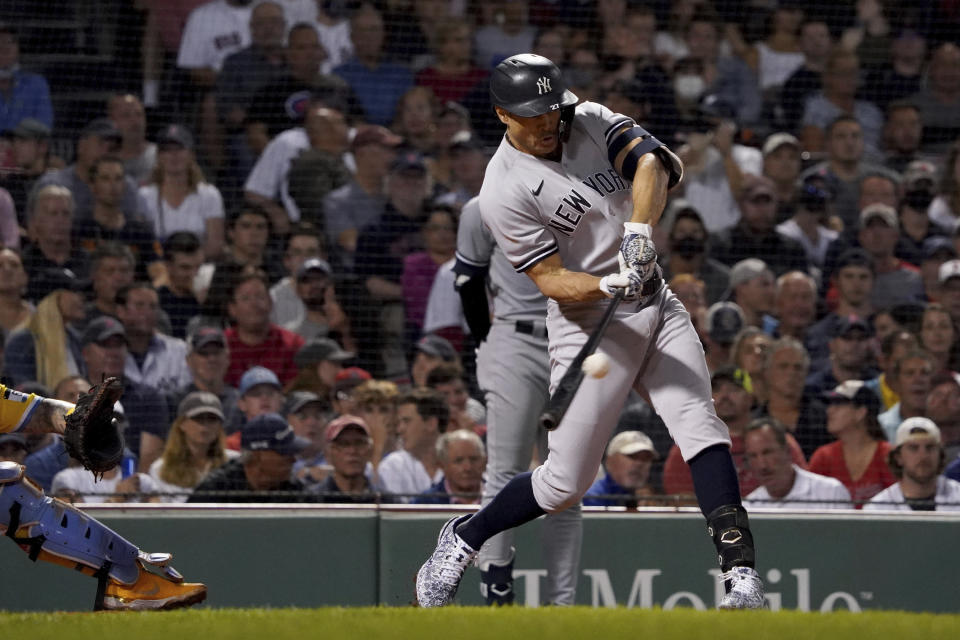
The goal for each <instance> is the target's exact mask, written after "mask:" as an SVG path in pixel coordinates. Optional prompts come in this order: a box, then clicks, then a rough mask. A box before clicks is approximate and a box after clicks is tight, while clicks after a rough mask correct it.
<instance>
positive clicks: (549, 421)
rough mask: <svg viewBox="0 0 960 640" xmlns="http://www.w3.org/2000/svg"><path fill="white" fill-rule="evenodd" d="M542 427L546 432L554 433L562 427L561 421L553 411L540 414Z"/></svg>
mask: <svg viewBox="0 0 960 640" xmlns="http://www.w3.org/2000/svg"><path fill="white" fill-rule="evenodd" d="M540 426H541V427H543V429H544V430H545V431H553V430H554V429H556V428H557V427H559V426H560V420H558V419H557V416H556V414H554V413H553V412H552V411H544V412H543V413H542V414H540Z"/></svg>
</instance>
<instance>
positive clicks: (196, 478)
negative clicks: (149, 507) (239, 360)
mask: <svg viewBox="0 0 960 640" xmlns="http://www.w3.org/2000/svg"><path fill="white" fill-rule="evenodd" d="M235 455H237V454H236V453H235V452H230V451H228V450H227V448H226V443H225V436H224V433H223V406H222V405H221V404H220V399H219V398H217V396H215V395H214V394H212V393H210V392H208V391H194V392H192V393H189V394H187V396H186V397H185V398H184V399H183V400H182V401H181V402H180V407H179V408H178V410H177V419H176V420H174V421H173V424H172V425H171V426H170V434H169V435H168V436H167V444H166V446H165V447H164V449H163V454H162V455H161V456H160V458H158V459H157V460H156V461H154V463H153V464H152V465H150V476H151V477H152V478H153V479H154V481H155V483H156V485H157V492H158V493H159V494H163V495H162V501H163V502H186V501H187V498H188V497H189V494H190V492H191V491H193V489H194V488H195V487H196V486H197V485H198V484H200V482H201V481H202V480H203V479H204V478H206V477H207V474H208V473H210V472H211V471H213V470H214V469H217V468H219V467H221V466H223V465H224V464H226V462H227V461H228V460H229V458H230V457H232V456H235Z"/></svg>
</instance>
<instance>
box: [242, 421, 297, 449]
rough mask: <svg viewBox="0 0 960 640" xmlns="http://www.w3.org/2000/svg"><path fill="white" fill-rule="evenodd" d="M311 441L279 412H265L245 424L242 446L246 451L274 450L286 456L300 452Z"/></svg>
mask: <svg viewBox="0 0 960 640" xmlns="http://www.w3.org/2000/svg"><path fill="white" fill-rule="evenodd" d="M308 446H310V441H309V440H307V439H306V438H301V437H300V436H298V435H297V434H295V433H294V432H293V428H292V427H291V426H290V425H289V424H288V423H287V421H286V420H284V419H283V416H281V415H280V414H279V413H263V414H260V415H259V416H256V417H255V418H251V420H250V421H249V422H247V423H246V424H245V425H243V431H242V435H241V436H240V448H241V449H243V450H244V451H273V452H275V453H279V454H280V455H284V456H292V455H296V454H298V453H300V452H301V451H303V450H304V449H306V448H307V447H308Z"/></svg>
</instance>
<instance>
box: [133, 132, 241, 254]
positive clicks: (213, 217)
mask: <svg viewBox="0 0 960 640" xmlns="http://www.w3.org/2000/svg"><path fill="white" fill-rule="evenodd" d="M140 199H141V206H142V207H143V210H144V214H145V215H146V218H147V221H148V222H150V223H151V224H152V225H153V229H154V232H155V233H156V235H157V240H159V241H160V242H163V241H164V240H166V239H167V237H168V236H169V235H170V234H172V233H174V232H176V231H190V232H191V233H195V234H196V235H197V237H199V238H200V239H201V241H202V243H203V253H204V255H205V256H206V258H207V260H212V259H214V258H216V257H217V256H219V255H220V254H221V253H222V251H223V245H224V224H223V220H224V212H223V197H222V196H221V195H220V190H219V189H217V188H216V187H215V186H214V185H212V184H210V183H208V182H207V181H206V179H205V178H204V176H203V171H202V170H201V169H200V165H199V164H197V159H196V156H195V155H194V152H193V136H192V135H190V132H189V131H187V130H186V128H184V127H182V126H180V125H176V124H172V125H169V126H167V127H165V128H164V129H163V130H162V131H161V132H160V133H159V134H158V135H157V164H156V166H155V167H154V170H153V174H152V175H151V176H150V182H149V183H148V184H146V185H144V186H142V187H140Z"/></svg>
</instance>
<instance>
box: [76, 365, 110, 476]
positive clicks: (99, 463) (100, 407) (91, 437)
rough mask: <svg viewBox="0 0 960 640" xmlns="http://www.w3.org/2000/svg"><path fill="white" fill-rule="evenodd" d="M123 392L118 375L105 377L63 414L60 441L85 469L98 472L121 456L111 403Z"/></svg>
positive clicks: (106, 469) (105, 469) (102, 471)
mask: <svg viewBox="0 0 960 640" xmlns="http://www.w3.org/2000/svg"><path fill="white" fill-rule="evenodd" d="M122 394H123V383H122V382H120V379H119V378H106V379H105V380H104V381H103V382H101V383H100V384H96V385H94V386H93V387H91V388H90V391H88V392H87V393H85V394H83V395H81V396H80V398H79V399H77V405H76V407H74V409H73V411H72V412H71V413H70V414H68V415H67V417H66V423H67V427H66V429H65V430H64V432H63V444H64V445H65V446H66V448H67V453H68V454H70V456H72V457H73V458H76V459H77V460H79V461H80V463H81V464H82V465H83V467H84V468H85V469H89V470H90V471H93V472H94V473H99V474H102V473H104V472H105V471H109V470H110V469H113V468H114V467H115V466H117V465H118V464H120V460H122V459H123V435H122V434H121V433H120V426H119V425H118V424H117V421H116V420H115V419H114V417H113V405H114V403H116V401H117V400H118V399H119V398H120V396H121V395H122Z"/></svg>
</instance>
